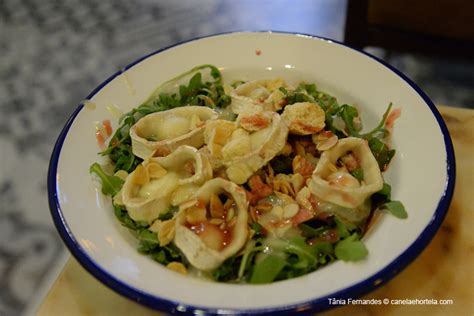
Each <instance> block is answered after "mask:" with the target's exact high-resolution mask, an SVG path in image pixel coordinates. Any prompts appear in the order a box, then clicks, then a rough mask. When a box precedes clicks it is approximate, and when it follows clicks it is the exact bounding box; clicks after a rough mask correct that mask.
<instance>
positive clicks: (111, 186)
mask: <svg viewBox="0 0 474 316" xmlns="http://www.w3.org/2000/svg"><path fill="white" fill-rule="evenodd" d="M89 172H90V173H95V174H96V175H97V176H98V177H99V178H100V179H101V180H102V193H103V194H105V195H111V196H114V195H116V194H117V193H118V192H119V191H120V189H121V188H122V185H123V182H124V181H123V180H122V179H120V178H119V177H116V176H109V175H107V174H106V173H105V172H104V170H102V167H101V166H100V165H99V164H98V163H97V162H95V163H93V164H92V165H91V167H90V169H89Z"/></svg>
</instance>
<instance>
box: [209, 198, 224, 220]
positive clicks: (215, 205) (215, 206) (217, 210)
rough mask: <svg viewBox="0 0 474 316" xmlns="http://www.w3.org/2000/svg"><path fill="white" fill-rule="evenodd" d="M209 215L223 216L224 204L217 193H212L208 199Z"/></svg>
mask: <svg viewBox="0 0 474 316" xmlns="http://www.w3.org/2000/svg"><path fill="white" fill-rule="evenodd" d="M209 204H210V212H211V217H214V218H222V217H223V216H224V205H222V202H221V199H220V198H219V196H218V195H217V194H212V195H211V199H210V202H209Z"/></svg>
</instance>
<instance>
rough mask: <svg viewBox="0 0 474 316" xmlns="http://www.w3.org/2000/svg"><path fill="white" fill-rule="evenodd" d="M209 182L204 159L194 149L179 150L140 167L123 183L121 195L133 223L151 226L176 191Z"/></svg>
mask: <svg viewBox="0 0 474 316" xmlns="http://www.w3.org/2000/svg"><path fill="white" fill-rule="evenodd" d="M210 178H212V168H211V166H210V163H209V161H208V159H207V157H206V156H204V155H202V154H201V153H199V152H198V150H197V149H196V148H193V147H190V146H181V147H179V148H178V149H177V150H175V151H174V152H173V153H171V154H170V155H168V156H166V157H151V158H149V159H147V160H145V161H144V162H143V163H142V164H140V165H139V166H138V167H137V168H136V169H135V171H133V172H132V173H130V174H129V175H128V177H127V178H126V180H125V183H124V185H123V188H122V191H121V194H122V203H123V204H124V205H125V206H126V207H127V210H128V213H129V215H130V217H131V218H132V219H133V220H136V221H146V222H148V223H151V222H152V221H153V220H155V219H156V218H157V217H158V216H159V215H160V214H161V213H163V212H165V211H167V209H168V207H169V206H170V205H171V203H172V202H173V199H176V198H177V197H175V196H173V192H174V191H175V190H177V189H178V188H180V187H185V186H188V187H189V186H192V185H197V186H198V185H200V184H202V183H204V182H205V181H206V180H208V179H210Z"/></svg>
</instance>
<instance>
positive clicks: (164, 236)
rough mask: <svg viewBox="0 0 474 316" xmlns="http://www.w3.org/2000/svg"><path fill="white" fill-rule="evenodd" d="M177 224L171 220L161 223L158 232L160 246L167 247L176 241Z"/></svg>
mask: <svg viewBox="0 0 474 316" xmlns="http://www.w3.org/2000/svg"><path fill="white" fill-rule="evenodd" d="M175 223H176V220H175V219H170V220H167V221H164V222H161V223H160V225H159V230H158V240H159V241H160V246H162V247H163V246H166V245H168V244H169V243H170V242H171V241H172V240H173V239H174V234H175Z"/></svg>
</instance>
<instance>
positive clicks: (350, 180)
mask: <svg viewBox="0 0 474 316" xmlns="http://www.w3.org/2000/svg"><path fill="white" fill-rule="evenodd" d="M348 152H351V153H352V154H353V155H354V156H355V159H356V160H357V163H358V164H359V165H360V168H361V170H362V171H363V174H364V180H363V181H359V180H357V179H355V178H354V177H353V176H352V175H351V174H350V173H349V172H348V171H347V170H343V169H342V168H341V170H338V168H337V167H336V164H337V161H338V159H340V158H341V157H343V156H344V155H345V154H347V153H348ZM382 186H383V179H382V174H381V172H380V169H379V166H378V164H377V161H376V160H375V158H374V156H373V154H372V152H371V151H370V148H369V145H368V144H367V141H366V140H364V139H361V138H356V137H348V138H343V139H340V140H339V141H338V143H337V144H336V145H335V146H334V147H332V148H331V149H329V150H326V151H324V152H323V154H322V155H321V158H320V160H319V163H318V164H317V166H316V169H315V170H314V173H313V176H312V178H311V181H310V182H309V188H310V190H311V192H312V193H313V194H314V195H315V196H317V197H318V198H320V199H321V200H324V201H328V202H331V203H334V204H336V205H340V206H342V207H346V208H357V207H358V206H360V205H361V204H363V203H364V202H365V201H366V200H367V199H368V198H369V197H370V196H371V195H372V194H374V193H375V192H377V191H380V190H381V189H382Z"/></svg>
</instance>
